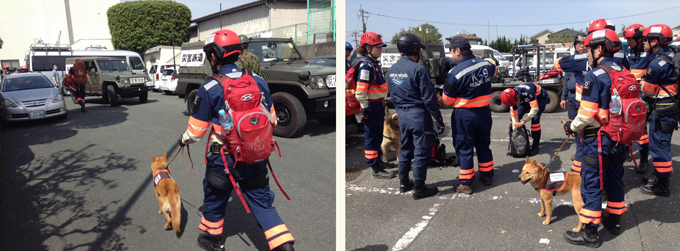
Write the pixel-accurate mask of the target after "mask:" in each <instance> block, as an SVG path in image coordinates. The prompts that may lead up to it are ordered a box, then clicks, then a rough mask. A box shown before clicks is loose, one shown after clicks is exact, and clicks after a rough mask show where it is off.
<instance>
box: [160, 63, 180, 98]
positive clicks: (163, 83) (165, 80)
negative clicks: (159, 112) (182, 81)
mask: <svg viewBox="0 0 680 251" xmlns="http://www.w3.org/2000/svg"><path fill="white" fill-rule="evenodd" d="M177 68H178V69H179V66H178V67H177ZM174 73H175V69H173V68H170V67H168V68H165V70H164V72H163V75H161V79H160V80H159V81H157V82H158V90H161V91H163V92H165V94H173V93H175V91H176V90H177V78H175V76H173V74H174Z"/></svg>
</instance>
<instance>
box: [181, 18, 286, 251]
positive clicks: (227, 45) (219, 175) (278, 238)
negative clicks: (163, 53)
mask: <svg viewBox="0 0 680 251" xmlns="http://www.w3.org/2000/svg"><path fill="white" fill-rule="evenodd" d="M203 51H204V52H205V54H206V58H207V59H208V60H209V62H210V65H211V67H212V70H213V72H214V73H215V74H217V73H221V74H224V75H226V76H227V77H229V78H232V79H236V78H239V77H241V75H242V74H243V72H242V70H241V69H239V68H238V67H237V66H236V65H235V64H234V63H235V62H236V61H237V60H238V57H239V55H240V54H241V53H242V51H243V49H242V46H241V40H239V37H238V35H237V34H236V33H234V32H233V31H230V30H220V31H216V32H215V33H212V34H211V35H210V36H208V38H206V40H205V46H204V47H203ZM253 78H254V79H255V81H256V82H257V85H258V87H259V89H260V91H261V92H262V93H263V97H264V98H265V101H264V103H265V106H266V107H267V109H270V110H271V114H272V116H273V117H274V120H276V114H275V112H274V107H273V103H272V97H271V95H270V92H269V87H268V85H267V82H265V81H264V79H262V78H261V77H260V76H257V75H253ZM193 103H194V104H193V105H194V108H193V112H192V113H191V117H190V118H189V126H188V127H187V130H186V132H184V134H183V135H182V136H181V137H180V141H179V145H180V146H184V145H188V144H191V143H194V142H197V141H199V140H200V139H201V138H202V137H203V136H204V135H205V134H206V133H207V132H209V131H210V130H211V128H212V130H213V132H214V133H213V134H211V137H210V143H211V146H210V150H209V153H208V154H207V162H208V164H207V167H206V174H205V178H204V179H203V192H204V198H203V205H204V206H205V210H204V211H203V216H202V217H201V222H200V224H199V229H200V230H202V231H203V233H202V234H200V235H199V237H198V245H199V246H200V247H201V248H203V249H205V250H224V238H223V235H222V234H223V228H224V226H223V225H224V218H225V210H226V207H227V201H228V200H229V196H230V195H231V192H232V190H233V187H232V186H231V182H230V181H229V178H228V177H227V174H226V173H225V165H229V166H230V167H231V168H233V167H232V166H233V165H234V159H233V157H232V155H231V154H227V153H225V154H227V155H226V160H227V163H223V161H222V158H221V156H220V153H219V151H220V150H219V149H220V148H222V145H223V141H222V139H221V138H220V137H219V136H218V135H224V134H225V132H224V130H223V129H222V126H221V125H220V122H219V114H218V111H220V110H222V109H225V105H224V90H223V89H222V86H221V84H220V83H218V82H217V81H216V80H214V79H211V80H208V81H207V82H205V83H204V84H203V85H201V87H200V88H199V89H198V94H197V96H196V99H195V100H194V101H193ZM266 165H267V163H266V162H262V163H260V164H257V165H246V164H245V163H238V164H237V166H236V167H235V168H234V169H235V170H236V171H237V172H238V174H239V175H238V176H236V177H234V178H235V179H236V180H237V182H238V183H239V186H240V188H241V191H243V195H244V197H245V200H246V202H247V203H248V206H249V207H250V209H251V210H252V213H253V215H254V216H255V219H256V220H257V223H258V224H259V226H260V227H261V228H262V229H263V230H264V234H265V238H266V239H267V241H268V243H269V248H270V249H272V250H294V249H293V243H294V242H295V239H294V238H293V236H292V234H291V233H290V232H289V231H288V227H286V224H284V223H283V220H281V217H279V214H278V213H277V212H276V208H274V207H273V206H272V204H273V203H274V193H273V192H272V191H271V190H269V178H268V175H267V167H266ZM233 173H235V172H233ZM225 184H228V185H225Z"/></svg>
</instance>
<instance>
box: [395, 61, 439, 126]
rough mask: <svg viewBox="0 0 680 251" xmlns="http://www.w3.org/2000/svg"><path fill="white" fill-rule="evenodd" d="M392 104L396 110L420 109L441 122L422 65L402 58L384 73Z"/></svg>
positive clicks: (431, 86)
mask: <svg viewBox="0 0 680 251" xmlns="http://www.w3.org/2000/svg"><path fill="white" fill-rule="evenodd" d="M386 78H387V85H388V89H389V90H390V96H391V98H392V103H394V106H395V107H397V108H402V107H422V108H425V109H427V111H428V112H429V113H430V115H431V116H432V117H434V119H435V120H436V121H438V122H443V121H444V120H443V118H442V114H441V112H440V111H439V105H438V104H437V99H436V92H435V90H434V84H432V81H431V80H430V74H429V72H427V69H425V67H423V66H422V65H420V64H418V63H416V62H414V61H413V60H412V59H410V58H408V57H405V56H402V57H401V58H400V59H399V61H397V62H396V63H395V64H394V65H393V66H392V67H390V69H389V70H387V73H386Z"/></svg>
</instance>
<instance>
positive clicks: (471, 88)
mask: <svg viewBox="0 0 680 251" xmlns="http://www.w3.org/2000/svg"><path fill="white" fill-rule="evenodd" d="M494 74H496V66H494V65H493V64H491V63H489V61H486V60H484V59H479V58H477V57H476V56H475V55H470V56H467V57H464V58H462V59H461V60H460V62H458V64H457V65H456V66H455V67H454V68H453V69H451V70H450V71H449V74H448V76H447V77H446V81H447V82H448V83H449V84H451V86H450V87H447V88H445V89H446V90H444V95H443V97H442V101H443V103H444V104H445V105H453V107H454V108H475V107H484V106H488V105H489V103H490V101H491V78H492V77H493V75H494Z"/></svg>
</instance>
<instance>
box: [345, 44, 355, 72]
mask: <svg viewBox="0 0 680 251" xmlns="http://www.w3.org/2000/svg"><path fill="white" fill-rule="evenodd" d="M352 50H354V48H352V44H350V43H349V42H345V74H346V73H347V71H349V68H352V65H351V64H350V63H349V56H351V55H352Z"/></svg>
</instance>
